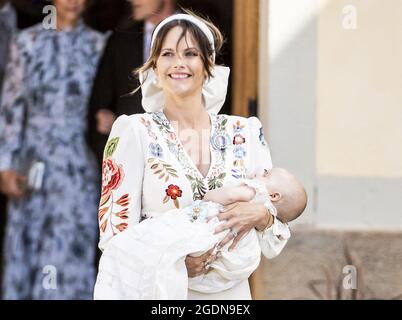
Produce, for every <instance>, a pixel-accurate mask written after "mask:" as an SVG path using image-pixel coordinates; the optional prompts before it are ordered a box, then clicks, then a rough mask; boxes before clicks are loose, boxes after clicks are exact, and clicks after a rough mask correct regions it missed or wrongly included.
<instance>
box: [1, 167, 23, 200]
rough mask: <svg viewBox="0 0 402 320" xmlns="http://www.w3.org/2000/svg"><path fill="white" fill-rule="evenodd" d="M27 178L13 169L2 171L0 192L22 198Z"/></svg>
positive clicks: (11, 196)
mask: <svg viewBox="0 0 402 320" xmlns="http://www.w3.org/2000/svg"><path fill="white" fill-rule="evenodd" d="M26 180H27V179H26V178H25V177H24V176H22V175H20V174H19V173H17V172H15V171H13V170H7V171H1V172H0V192H2V193H4V194H5V195H6V196H7V197H9V198H21V197H23V196H24V194H25V187H24V186H25V184H26Z"/></svg>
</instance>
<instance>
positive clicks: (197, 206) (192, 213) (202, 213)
mask: <svg viewBox="0 0 402 320" xmlns="http://www.w3.org/2000/svg"><path fill="white" fill-rule="evenodd" d="M184 214H185V215H186V216H187V218H188V219H189V220H190V222H195V221H198V222H204V221H205V219H206V218H207V216H208V208H206V206H205V203H204V202H202V201H201V200H196V201H195V202H194V203H193V204H192V205H191V206H188V207H186V208H184Z"/></svg>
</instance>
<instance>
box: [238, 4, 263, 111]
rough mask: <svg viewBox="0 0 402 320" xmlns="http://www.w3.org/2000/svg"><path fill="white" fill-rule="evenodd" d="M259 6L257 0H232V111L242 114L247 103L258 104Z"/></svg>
mask: <svg viewBox="0 0 402 320" xmlns="http://www.w3.org/2000/svg"><path fill="white" fill-rule="evenodd" d="M259 5H260V0H247V1H245V0H233V28H232V29H233V73H232V114H234V115H238V116H243V117H247V116H249V115H250V110H249V104H250V103H251V105H256V104H257V97H258V74H259V73H258V69H259V68H258V64H259V61H258V57H259V53H258V47H259V11H260V10H259ZM253 102H255V103H254V104H253Z"/></svg>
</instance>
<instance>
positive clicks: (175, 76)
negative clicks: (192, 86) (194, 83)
mask: <svg viewBox="0 0 402 320" xmlns="http://www.w3.org/2000/svg"><path fill="white" fill-rule="evenodd" d="M169 77H170V78H172V79H175V80H181V79H188V78H190V77H191V75H190V74H188V73H171V74H169Z"/></svg>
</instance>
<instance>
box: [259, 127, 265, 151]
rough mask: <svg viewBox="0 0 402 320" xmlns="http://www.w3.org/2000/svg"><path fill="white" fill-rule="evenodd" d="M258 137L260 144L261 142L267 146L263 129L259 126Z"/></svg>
mask: <svg viewBox="0 0 402 320" xmlns="http://www.w3.org/2000/svg"><path fill="white" fill-rule="evenodd" d="M259 139H260V142H261V144H262V145H263V146H264V147H265V146H267V141H266V140H265V137H264V130H263V129H262V127H260V135H259Z"/></svg>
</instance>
